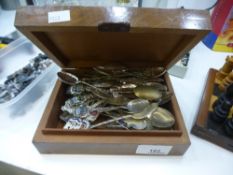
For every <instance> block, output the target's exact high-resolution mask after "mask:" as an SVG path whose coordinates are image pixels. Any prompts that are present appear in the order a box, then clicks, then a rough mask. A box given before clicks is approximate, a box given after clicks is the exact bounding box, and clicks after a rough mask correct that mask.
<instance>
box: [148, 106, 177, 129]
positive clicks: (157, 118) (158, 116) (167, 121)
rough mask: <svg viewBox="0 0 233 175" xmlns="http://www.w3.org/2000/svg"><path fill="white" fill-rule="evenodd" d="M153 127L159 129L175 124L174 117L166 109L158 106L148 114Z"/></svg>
mask: <svg viewBox="0 0 233 175" xmlns="http://www.w3.org/2000/svg"><path fill="white" fill-rule="evenodd" d="M150 120H151V124H152V126H153V127H156V128H160V129H167V128H171V127H172V126H173V125H174V124H175V117H174V116H173V115H172V114H171V113H170V112H169V111H168V110H166V109H164V108H161V107H159V108H158V109H157V110H156V111H154V112H153V113H152V115H151V116H150Z"/></svg>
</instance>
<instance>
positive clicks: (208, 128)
mask: <svg viewBox="0 0 233 175" xmlns="http://www.w3.org/2000/svg"><path fill="white" fill-rule="evenodd" d="M217 73H218V71H217V70H215V69H210V71H209V74H208V78H207V81H206V87H205V90H204V93H203V96H202V100H201V103H200V109H199V112H198V114H197V119H196V121H195V123H194V125H193V128H192V130H191V132H192V134H194V135H197V136H199V137H201V138H203V139H205V140H208V141H210V142H212V143H215V144H217V145H219V146H221V147H223V148H225V149H228V150H230V151H233V138H231V137H228V136H227V135H226V134H225V131H224V123H223V124H219V123H216V122H214V121H213V120H211V118H210V115H212V111H211V110H210V105H211V97H212V96H213V93H214V91H218V85H217V84H215V79H216V74H217Z"/></svg>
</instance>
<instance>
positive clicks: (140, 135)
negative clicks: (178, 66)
mask: <svg viewBox="0 0 233 175" xmlns="http://www.w3.org/2000/svg"><path fill="white" fill-rule="evenodd" d="M63 10H69V12H70V21H66V22H57V23H48V12H51V11H63ZM15 26H16V27H17V28H18V29H19V30H20V31H21V32H22V33H23V34H25V35H26V36H27V37H28V38H29V39H30V40H32V41H33V42H34V43H35V44H36V45H37V46H38V47H39V48H40V49H41V50H42V51H44V52H45V53H46V54H47V55H48V56H49V57H50V58H52V59H53V60H54V61H55V62H56V63H57V64H58V65H59V66H61V67H62V68H66V67H75V68H77V69H78V68H88V67H93V66H97V65H107V64H113V63H117V64H122V65H125V66H128V67H155V66H163V67H165V68H166V69H168V68H170V67H171V66H172V65H173V64H174V63H176V62H177V61H178V60H179V58H181V57H182V56H183V55H184V54H185V53H187V52H188V51H189V50H190V49H191V48H192V47H193V46H195V44H196V43H198V42H199V41H200V40H201V39H202V38H203V37H204V36H205V35H206V34H207V33H208V32H209V31H210V29H211V25H210V21H209V14H208V12H207V11H201V10H184V9H169V10H164V9H163V10H162V9H140V8H124V7H107V8H106V7H64V6H63V7H60V6H59V7H58V6H56V7H25V8H21V9H18V10H17V14H16V20H15ZM163 78H164V79H165V82H166V84H167V86H168V89H169V90H170V91H172V92H173V89H172V85H171V82H170V79H169V77H168V75H167V74H166V75H165V76H164V77H163ZM65 88H66V86H65V85H64V84H62V83H61V82H60V81H59V80H58V81H57V83H56V86H55V88H54V90H53V93H52V95H51V97H50V100H49V102H48V105H47V107H46V109H45V112H44V114H43V116H42V119H41V121H40V124H39V126H38V128H37V130H36V133H35V136H34V138H33V143H34V144H35V146H36V147H37V149H38V150H39V151H40V152H41V153H70V154H73V153H85V154H127V155H130V154H131V155H134V154H153V155H182V154H184V152H185V151H186V150H187V148H188V147H189V145H190V140H189V136H188V133H187V130H186V128H185V125H184V121H183V117H182V114H181V112H180V108H179V105H178V103H177V100H176V97H175V95H173V97H172V99H171V101H170V102H169V104H167V105H166V107H167V108H168V109H169V110H170V111H171V112H172V113H173V114H174V116H175V120H176V124H175V126H174V128H173V129H172V130H150V131H139V130H81V131H80V130H64V129H62V126H61V123H60V122H59V118H58V116H59V114H60V113H61V111H60V107H61V105H62V104H63V103H64V100H65V99H66V98H67V97H66V95H65Z"/></svg>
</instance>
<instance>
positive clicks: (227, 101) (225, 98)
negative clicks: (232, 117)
mask: <svg viewBox="0 0 233 175" xmlns="http://www.w3.org/2000/svg"><path fill="white" fill-rule="evenodd" d="M232 105H233V83H232V84H231V85H229V86H228V87H227V90H226V92H224V93H222V94H221V96H220V97H219V98H218V99H217V100H216V101H215V102H214V104H213V114H212V115H211V118H212V119H213V120H214V121H216V122H219V123H221V122H224V121H225V120H226V119H227V116H228V114H229V112H230V109H231V107H232Z"/></svg>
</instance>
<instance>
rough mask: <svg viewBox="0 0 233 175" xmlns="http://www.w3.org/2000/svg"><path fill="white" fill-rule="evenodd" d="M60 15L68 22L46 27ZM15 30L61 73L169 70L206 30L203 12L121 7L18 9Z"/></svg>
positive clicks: (208, 26) (207, 19) (207, 23)
mask: <svg viewBox="0 0 233 175" xmlns="http://www.w3.org/2000/svg"><path fill="white" fill-rule="evenodd" d="M61 10H69V11H70V21H66V22H60V23H59V22H57V23H48V12H52V11H61ZM15 26H16V27H17V28H18V29H19V30H20V31H21V32H22V33H23V34H25V35H26V36H27V37H28V38H29V39H30V40H32V42H34V43H35V44H36V45H37V46H38V47H39V48H40V49H41V50H42V51H44V52H45V53H46V54H47V55H48V56H49V57H51V58H52V59H54V61H55V62H56V63H57V64H58V65H60V66H61V67H92V66H96V65H105V64H113V63H117V64H122V65H126V66H163V67H165V68H169V67H171V66H172V65H173V64H174V63H175V62H176V61H177V60H178V59H180V58H181V56H183V55H184V54H185V53H186V52H188V51H189V50H190V49H191V48H192V47H193V46H194V45H195V44H196V43H197V42H199V41H200V40H201V39H202V38H203V36H205V35H206V34H207V33H208V32H209V31H210V30H211V24H210V20H209V14H208V12H207V11H203V10H185V9H143V8H124V7H68V6H50V7H24V8H21V9H18V10H17V14H16V19H15Z"/></svg>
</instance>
